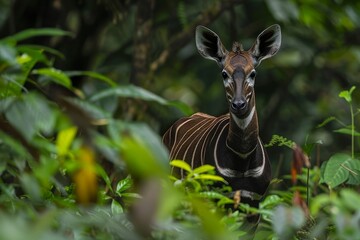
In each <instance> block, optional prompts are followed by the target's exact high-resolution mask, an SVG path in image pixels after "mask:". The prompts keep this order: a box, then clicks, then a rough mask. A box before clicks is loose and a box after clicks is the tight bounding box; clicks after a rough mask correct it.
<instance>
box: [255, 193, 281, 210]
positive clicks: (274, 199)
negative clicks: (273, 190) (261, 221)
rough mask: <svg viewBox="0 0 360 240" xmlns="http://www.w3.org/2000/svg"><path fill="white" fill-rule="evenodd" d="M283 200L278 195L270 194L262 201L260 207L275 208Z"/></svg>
mask: <svg viewBox="0 0 360 240" xmlns="http://www.w3.org/2000/svg"><path fill="white" fill-rule="evenodd" d="M283 201H284V199H282V198H281V197H279V196H278V195H269V196H267V197H266V198H265V199H264V201H262V202H261V203H260V208H262V209H264V208H267V209H272V208H274V206H276V205H278V204H279V203H282V202H283Z"/></svg>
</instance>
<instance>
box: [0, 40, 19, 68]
mask: <svg viewBox="0 0 360 240" xmlns="http://www.w3.org/2000/svg"><path fill="white" fill-rule="evenodd" d="M4 62H6V63H8V64H9V65H14V64H16V49H15V48H14V47H13V46H10V45H8V44H4V43H1V42H0V64H2V63H4Z"/></svg>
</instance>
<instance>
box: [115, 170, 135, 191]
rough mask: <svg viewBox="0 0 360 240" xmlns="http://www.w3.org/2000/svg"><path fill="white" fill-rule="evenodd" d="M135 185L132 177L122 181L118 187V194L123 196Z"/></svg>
mask: <svg viewBox="0 0 360 240" xmlns="http://www.w3.org/2000/svg"><path fill="white" fill-rule="evenodd" d="M132 185H133V180H132V179H131V176H130V175H128V176H127V177H126V178H124V179H122V180H120V181H119V182H118V184H117V185H116V193H118V194H121V193H122V192H124V191H126V190H128V189H129V188H131V187H132Z"/></svg>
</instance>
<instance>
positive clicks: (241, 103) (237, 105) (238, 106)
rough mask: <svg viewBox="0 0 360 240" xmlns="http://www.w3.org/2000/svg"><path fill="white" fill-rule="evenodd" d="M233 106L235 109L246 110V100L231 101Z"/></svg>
mask: <svg viewBox="0 0 360 240" xmlns="http://www.w3.org/2000/svg"><path fill="white" fill-rule="evenodd" d="M231 108H232V109H233V110H235V111H240V110H244V109H245V108H246V101H236V102H232V103H231Z"/></svg>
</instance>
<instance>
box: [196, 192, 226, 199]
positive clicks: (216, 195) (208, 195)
mask: <svg viewBox="0 0 360 240" xmlns="http://www.w3.org/2000/svg"><path fill="white" fill-rule="evenodd" d="M199 195H200V196H201V197H204V198H207V199H222V198H227V197H226V196H224V195H222V194H221V193H218V192H214V191H206V192H200V193H199Z"/></svg>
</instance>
